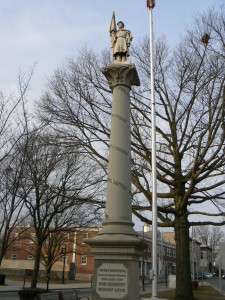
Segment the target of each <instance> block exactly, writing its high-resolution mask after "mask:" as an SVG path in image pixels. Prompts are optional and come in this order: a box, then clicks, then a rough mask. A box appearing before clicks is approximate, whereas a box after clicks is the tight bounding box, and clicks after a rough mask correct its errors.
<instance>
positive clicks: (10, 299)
mask: <svg viewBox="0 0 225 300" xmlns="http://www.w3.org/2000/svg"><path fill="white" fill-rule="evenodd" d="M205 283H209V284H211V285H213V286H214V287H215V288H217V289H218V290H220V280H219V278H218V277H214V278H213V279H204V281H203V284H205ZM201 285H202V281H200V280H199V286H201ZM64 288H65V287H64ZM69 288H71V287H69V286H68V289H69ZM55 289H56V290H57V288H55ZM59 290H60V288H59ZM76 290H77V292H78V296H79V297H82V296H88V297H89V299H91V288H90V287H82V288H77V289H76ZM146 290H149V291H151V286H150V285H148V286H146ZM221 290H222V293H224V294H225V280H224V279H221ZM140 291H142V286H141V285H140ZM0 300H19V296H18V293H17V292H15V291H12V292H9V291H8V292H0Z"/></svg>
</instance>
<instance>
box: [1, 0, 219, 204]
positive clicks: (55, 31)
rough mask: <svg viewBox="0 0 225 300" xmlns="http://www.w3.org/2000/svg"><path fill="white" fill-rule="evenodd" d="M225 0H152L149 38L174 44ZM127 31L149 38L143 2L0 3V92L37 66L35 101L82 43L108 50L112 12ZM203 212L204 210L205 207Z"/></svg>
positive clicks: (61, 0) (11, 88) (47, 0)
mask: <svg viewBox="0 0 225 300" xmlns="http://www.w3.org/2000/svg"><path fill="white" fill-rule="evenodd" d="M223 2H224V0H189V1H188V0H186V1H185V0H170V1H169V0H156V7H155V8H154V33H155V35H156V36H160V35H162V34H165V36H166V38H167V40H168V42H169V44H170V45H175V44H176V43H177V42H178V41H179V39H180V37H181V35H182V34H185V28H186V27H187V26H191V24H192V20H193V16H194V15H195V14H196V13H201V12H203V11H205V10H207V9H208V8H209V7H212V6H215V7H216V8H218V9H219V8H220V6H221V5H222V3H223ZM113 11H115V14H116V21H117V22H118V21H120V20H122V21H123V22H124V23H125V28H127V29H129V30H131V32H132V35H133V38H134V41H138V40H139V39H141V38H142V37H144V36H145V35H149V11H148V9H147V8H146V0H111V1H110V0H0V41H1V47H0V91H2V92H3V94H5V95H8V94H9V93H10V92H13V91H14V90H16V87H17V76H18V73H19V70H21V71H22V72H29V69H30V68H31V67H32V66H33V65H34V64H35V63H37V65H36V67H35V73H34V76H33V79H32V82H31V87H30V95H31V96H32V97H33V98H35V99H38V98H39V97H40V95H41V93H42V90H44V89H45V85H44V84H45V82H46V78H47V77H50V76H51V74H52V73H53V71H54V69H56V68H57V66H60V65H61V63H62V61H63V59H64V58H65V57H71V56H74V55H76V53H77V51H78V50H79V49H80V48H81V47H82V46H84V45H85V44H87V45H88V46H89V47H92V48H93V49H94V50H99V51H101V50H103V49H104V48H106V47H109V45H110V39H109V32H108V29H109V24H110V20H111V16H112V12H113ZM205 209H207V208H205Z"/></svg>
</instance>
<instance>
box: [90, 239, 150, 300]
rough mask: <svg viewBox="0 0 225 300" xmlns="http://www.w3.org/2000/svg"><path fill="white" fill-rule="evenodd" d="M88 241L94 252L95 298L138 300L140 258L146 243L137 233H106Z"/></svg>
mask: <svg viewBox="0 0 225 300" xmlns="http://www.w3.org/2000/svg"><path fill="white" fill-rule="evenodd" d="M87 243H88V244H90V245H91V246H92V253H93V254H94V261H95V264H94V276H93V281H92V282H93V289H92V300H106V299H107V300H112V299H114V300H115V299H123V300H138V299H140V295H139V257H140V256H141V254H142V251H143V248H144V247H145V243H144V242H143V241H142V240H140V239H139V238H138V237H137V236H129V235H125V234H114V235H111V234H103V235H98V236H96V237H94V238H92V239H88V240H87Z"/></svg>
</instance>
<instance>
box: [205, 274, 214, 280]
mask: <svg viewBox="0 0 225 300" xmlns="http://www.w3.org/2000/svg"><path fill="white" fill-rule="evenodd" d="M204 278H205V279H212V278H213V274H212V273H205V274H204Z"/></svg>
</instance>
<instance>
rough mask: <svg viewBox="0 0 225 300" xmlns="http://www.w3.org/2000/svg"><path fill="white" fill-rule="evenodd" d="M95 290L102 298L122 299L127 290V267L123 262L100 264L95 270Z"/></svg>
mask: <svg viewBox="0 0 225 300" xmlns="http://www.w3.org/2000/svg"><path fill="white" fill-rule="evenodd" d="M96 292H97V293H98V295H99V296H100V297H102V298H113V299H122V298H123V297H124V296H125V295H126V294H127V292H128V284H127V268H126V267H125V266H124V265H123V264H108V263H104V264H102V265H101V266H100V267H99V268H98V270H97V285H96Z"/></svg>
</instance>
